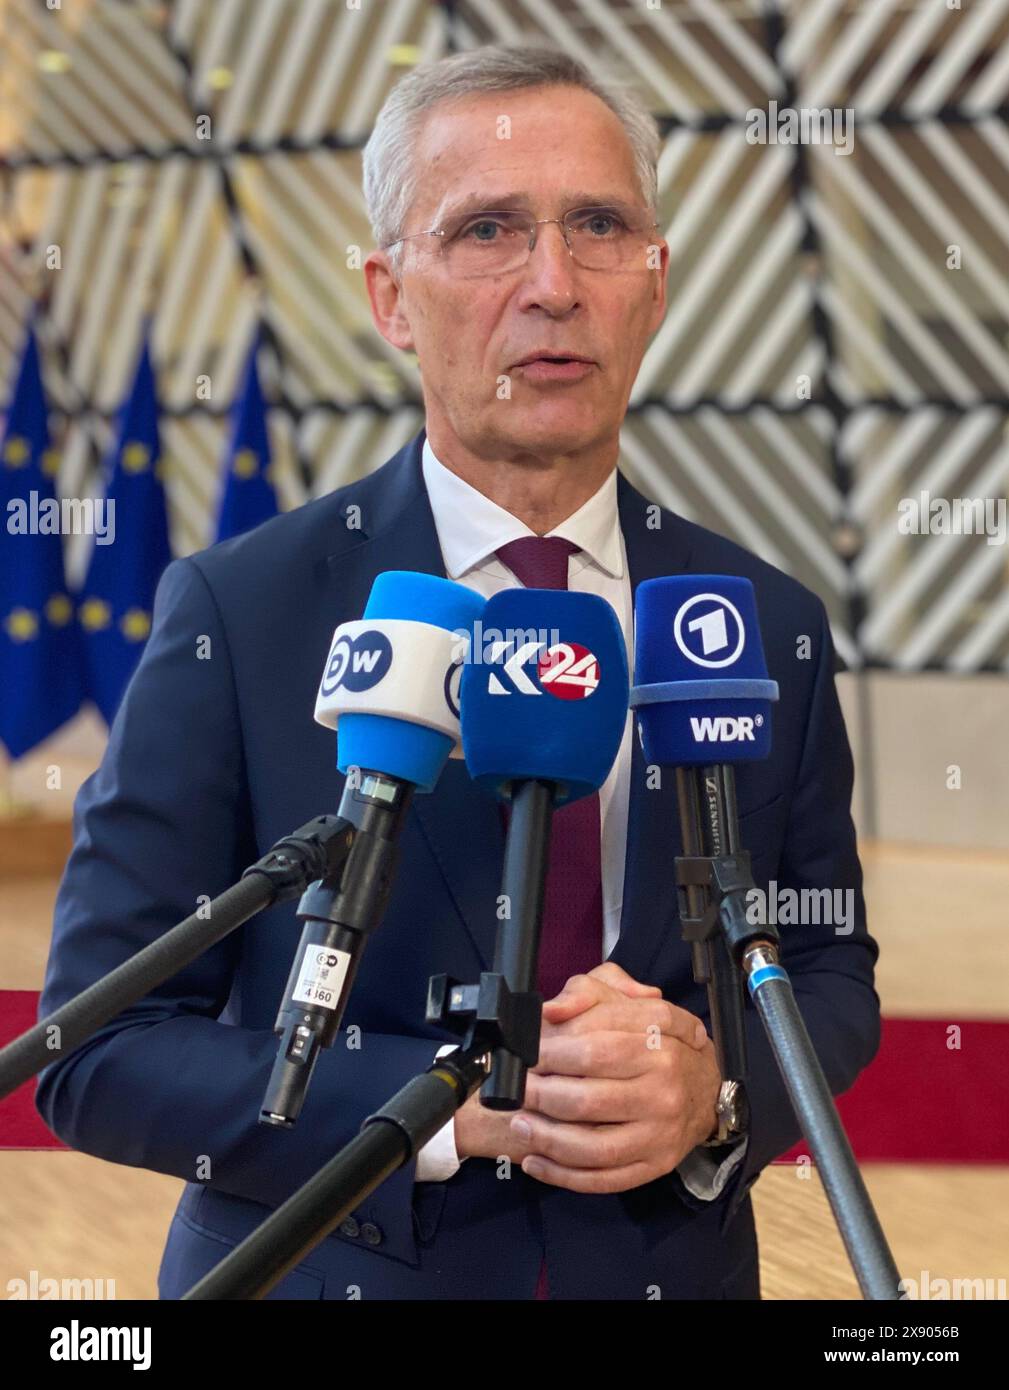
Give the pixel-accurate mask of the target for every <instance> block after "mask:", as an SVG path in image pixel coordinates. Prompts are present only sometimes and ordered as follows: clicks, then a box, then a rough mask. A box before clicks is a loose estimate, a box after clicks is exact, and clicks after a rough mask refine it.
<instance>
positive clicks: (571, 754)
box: [461, 589, 629, 1110]
mask: <svg viewBox="0 0 1009 1390" xmlns="http://www.w3.org/2000/svg"><path fill="white" fill-rule="evenodd" d="M483 636H484V647H483V648H482V649H481V650H479V651H478V650H474V652H473V654H472V657H471V660H470V661H469V662H468V663H467V664H466V667H465V669H464V671H463V676H462V689H461V694H462V700H461V706H462V745H463V752H464V754H465V758H466V766H467V767H468V768H469V771H470V775H471V776H472V777H473V779H474V781H476V782H477V783H479V784H480V785H481V786H484V787H486V788H487V789H488V790H489V791H491V792H493V793H494V795H495V796H497V797H498V798H499V799H500V800H502V801H505V802H510V804H511V816H510V819H509V823H508V833H507V836H506V839H505V854H504V865H503V870H502V878H501V897H500V899H499V901H500V902H501V903H502V904H503V907H504V911H505V914H506V915H505V916H504V918H503V927H502V930H500V931H499V933H498V940H497V946H496V949H495V956H494V967H493V968H494V972H495V974H498V975H500V976H502V977H503V978H504V981H505V984H506V985H507V987H508V990H509V991H510V992H511V994H512V995H515V994H519V995H526V996H528V997H530V998H533V999H534V1000H535V1004H536V1012H535V1027H534V1029H533V1030H532V1036H531V1038H530V1039H529V1043H530V1045H529V1047H528V1049H527V1050H526V1051H525V1052H524V1053H523V1055H522V1056H517V1055H516V1054H514V1053H511V1052H507V1051H506V1050H505V1049H503V1048H498V1049H497V1050H496V1052H495V1053H494V1061H493V1064H492V1069H491V1072H490V1075H489V1076H488V1078H487V1080H486V1081H485V1082H484V1084H483V1086H482V1087H481V1093H480V1094H481V1100H482V1102H483V1104H484V1105H487V1106H489V1107H490V1108H491V1109H496V1110H515V1109H518V1108H519V1107H520V1106H521V1104H522V1101H523V1098H524V1094H525V1076H526V1069H527V1067H529V1066H534V1065H535V1064H536V1059H537V1057H538V1055H539V1025H540V1012H541V1006H542V998H541V997H540V995H539V994H538V993H536V975H537V961H538V955H539V939H540V929H541V926H542V919H543V898H544V893H545V888H546V875H547V858H548V853H549V844H550V825H551V819H552V816H553V811H554V808H555V807H557V806H565V805H567V804H569V803H570V802H572V801H576V800H577V799H578V798H579V797H583V796H588V795H590V794H591V793H592V792H594V791H596V790H597V789H598V788H599V787H601V786H602V784H603V782H604V781H605V780H606V777H607V774H608V773H609V770H610V768H611V767H612V765H613V760H614V759H615V758H616V756H617V752H618V750H619V748H620V743H621V739H622V738H623V732H624V727H625V724H626V721H627V708H628V694H629V692H628V676H627V651H626V648H625V646H624V639H623V634H622V633H621V630H620V625H619V623H618V621H617V616H616V614H615V613H614V611H613V609H612V607H611V606H610V605H609V604H608V603H607V602H606V601H605V600H604V599H601V598H599V597H597V596H596V595H594V594H581V593H572V592H570V591H569V590H556V589H507V590H505V591H504V592H503V593H499V594H496V595H495V596H494V597H493V598H491V599H490V600H489V601H488V603H487V607H486V610H485V611H484V615H483ZM499 916H500V912H499ZM601 947H602V943H600V949H601Z"/></svg>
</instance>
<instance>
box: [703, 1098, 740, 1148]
mask: <svg viewBox="0 0 1009 1390" xmlns="http://www.w3.org/2000/svg"><path fill="white" fill-rule="evenodd" d="M715 1113H716V1114H717V1116H718V1124H717V1126H716V1127H715V1130H714V1131H713V1133H712V1134H711V1135H710V1136H709V1137H708V1138H707V1139H705V1140H704V1142H703V1144H702V1148H706V1149H713V1148H715V1147H717V1146H718V1145H719V1144H730V1143H731V1142H732V1141H733V1139H738V1138H739V1137H740V1136H741V1135H743V1134H745V1133H746V1131H747V1129H748V1128H749V1124H750V1105H749V1101H748V1100H747V1099H746V1090H745V1088H744V1086H743V1083H742V1082H741V1081H723V1082H722V1084H721V1086H720V1087H719V1090H718V1100H717V1101H716V1102H715Z"/></svg>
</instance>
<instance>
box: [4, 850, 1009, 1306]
mask: <svg viewBox="0 0 1009 1390" xmlns="http://www.w3.org/2000/svg"><path fill="white" fill-rule="evenodd" d="M862 859H863V865H864V868H865V874H866V899H867V903H868V908H869V914H870V925H871V929H872V931H873V933H874V935H875V936H876V937H877V939H878V940H879V942H880V946H881V956H880V964H879V972H878V988H879V993H880V997H881V999H882V1000H883V1007H884V1010H885V1012H886V1013H887V1014H889V1015H903V1016H915V1015H918V1016H939V1017H949V1018H950V1019H951V1020H953V1021H961V1020H963V1019H964V1018H967V1017H971V1016H973V1017H1009V986H1007V981H1009V936H1007V933H1006V928H1005V922H1006V903H1007V902H1009V861H1007V859H1006V857H1004V856H997V855H964V854H962V853H945V852H940V851H935V850H922V849H915V848H907V847H901V846H894V845H871V846H864V847H863V849H862ZM55 887H56V885H55V882H54V881H52V880H51V879H39V878H30V879H28V878H26V879H23V880H20V881H18V880H15V881H13V882H12V881H10V880H9V879H8V881H7V882H6V883H4V885H3V887H2V889H0V961H2V963H3V965H2V979H0V985H2V986H3V987H5V988H13V989H17V988H21V989H36V988H38V987H39V985H40V983H41V979H42V974H43V971H44V967H45V960H46V956H47V952H48V944H49V931H50V924H51V914H52V903H53V898H54V895H55ZM1007 1064H1009V1059H1007ZM992 1121H993V1123H1001V1124H1006V1123H1009V1120H1007V1117H1006V1116H1004V1115H1001V1116H993V1117H992ZM863 1171H864V1176H865V1180H866V1184H867V1186H868V1188H869V1191H870V1194H871V1196H872V1198H873V1202H874V1204H875V1206H876V1210H877V1212H878V1214H879V1217H880V1220H881V1222H882V1225H883V1229H884V1231H885V1232H886V1234H887V1237H888V1239H889V1241H890V1244H891V1247H892V1249H893V1252H894V1255H895V1258H896V1260H897V1264H898V1267H899V1269H900V1271H901V1274H902V1276H903V1277H904V1278H905V1279H908V1280H914V1281H915V1287H916V1288H917V1287H918V1286H919V1285H920V1284H921V1283H922V1282H923V1281H928V1280H932V1279H940V1278H942V1279H948V1280H950V1281H952V1280H954V1279H991V1280H992V1281H994V1282H993V1285H992V1287H993V1289H994V1290H995V1291H996V1293H997V1291H998V1283H997V1281H998V1280H1000V1279H1001V1280H1004V1281H1005V1286H1006V1287H1009V1168H1000V1167H948V1166H947V1167H943V1166H936V1167H932V1166H910V1165H887V1164H873V1165H867V1166H866V1167H865V1169H864V1170H863ZM180 1189H181V1183H180V1182H179V1181H178V1180H176V1179H174V1178H168V1177H165V1176H164V1175H162V1174H158V1173H150V1172H146V1171H142V1170H139V1169H135V1168H125V1167H122V1166H119V1165H116V1164H110V1163H105V1162H103V1161H102V1160H99V1159H94V1158H91V1157H89V1156H87V1155H84V1154H77V1153H67V1152H61V1151H54V1152H38V1153H30V1152H2V1151H0V1192H2V1194H3V1196H2V1198H0V1296H8V1281H9V1280H11V1279H28V1278H29V1277H30V1272H31V1271H32V1270H36V1271H37V1273H38V1277H39V1278H40V1279H43V1278H78V1279H83V1278H92V1279H106V1280H107V1279H114V1280H115V1285H116V1296H117V1297H118V1298H153V1297H156V1282H155V1281H156V1276H157V1268H158V1263H159V1261H160V1257H161V1250H162V1247H163V1244H164V1238H165V1233H166V1231H167V1228H168V1223H169V1220H170V1218H171V1214H172V1211H173V1210H174V1206H175V1202H176V1200H177V1197H178V1193H179V1191H180ZM754 1206H755V1210H756V1214H757V1227H758V1234H759V1240H760V1250H761V1277H762V1284H763V1293H764V1297H765V1298H769V1299H824V1298H842V1299H854V1298H857V1297H858V1296H859V1294H858V1288H857V1285H856V1284H855V1281H854V1277H853V1275H852V1273H851V1270H850V1267H849V1265H848V1263H847V1260H846V1257H845V1254H844V1249H843V1246H842V1244H841V1240H840V1237H839V1235H838V1232H837V1229H836V1227H835V1226H834V1223H833V1220H832V1217H831V1213H830V1209H829V1206H828V1204H827V1201H826V1197H825V1195H824V1192H823V1189H822V1186H821V1184H820V1182H819V1179H818V1178H817V1176H816V1175H815V1173H814V1174H812V1175H811V1176H810V1177H808V1178H806V1177H802V1176H800V1175H799V1171H798V1170H797V1169H795V1168H792V1167H790V1166H773V1167H771V1168H769V1169H767V1170H766V1171H765V1172H764V1174H763V1175H762V1176H761V1179H760V1181H759V1182H758V1184H757V1186H756V1187H755V1188H754Z"/></svg>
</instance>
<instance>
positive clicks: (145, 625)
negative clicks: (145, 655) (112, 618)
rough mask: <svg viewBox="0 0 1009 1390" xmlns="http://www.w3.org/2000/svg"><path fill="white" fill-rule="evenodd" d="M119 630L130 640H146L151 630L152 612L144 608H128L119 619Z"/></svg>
mask: <svg viewBox="0 0 1009 1390" xmlns="http://www.w3.org/2000/svg"><path fill="white" fill-rule="evenodd" d="M119 630H120V632H121V633H122V634H123V636H124V637H125V638H126V640H127V641H128V642H145V641H146V640H147V635H148V633H149V632H150V630H151V619H150V614H148V613H145V612H144V610H143V609H142V608H128V609H127V610H126V612H125V613H124V614H123V616H122V617H121V618H120V620H119Z"/></svg>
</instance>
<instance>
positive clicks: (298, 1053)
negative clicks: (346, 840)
mask: <svg viewBox="0 0 1009 1390" xmlns="http://www.w3.org/2000/svg"><path fill="white" fill-rule="evenodd" d="M413 792H414V787H413V784H412V783H410V782H404V781H402V780H401V779H400V778H398V777H390V776H388V775H386V774H385V773H382V772H374V771H371V770H369V769H363V768H362V769H356V771H355V774H354V775H353V776H352V777H350V778H348V780H347V782H346V784H345V786H344V789H343V796H342V798H341V800H340V816H341V817H342V818H343V820H344V821H345V822H347V823H349V824H351V825H353V826H354V838H353V841H352V843H351V846H350V851H349V853H348V855H347V857H346V860H345V862H344V863H343V865H342V866H341V870H340V873H339V875H338V876H336V877H331V878H321V879H317V880H316V881H315V882H314V883H311V884H309V886H308V888H307V889H306V890H305V892H304V893H303V894H302V897H301V901H300V903H299V904H298V911H297V916H298V918H299V919H300V920H301V921H302V922H304V924H305V925H304V928H303V930H302V934H301V941H300V942H299V944H298V950H297V952H296V954H295V957H294V961H293V963H292V966H291V972H290V974H289V976H288V979H287V986H286V988H285V990H284V998H283V1002H282V1003H281V1005H280V1009H279V1012H278V1014H277V1021H276V1023H275V1024H274V1032H275V1033H276V1034H277V1035H278V1038H279V1044H278V1050H277V1057H276V1060H275V1062H274V1064H273V1069H272V1071H271V1072H270V1078H269V1080H268V1082H267V1085H266V1092H265V1094H264V1096H263V1103H262V1106H261V1107H260V1113H259V1120H260V1123H261V1124H268V1125H276V1126H278V1127H280V1128H285V1129H286V1128H290V1127H291V1126H292V1125H293V1124H294V1123H295V1122H296V1121H297V1119H298V1116H299V1115H300V1114H301V1109H302V1106H303V1105H304V1103H305V1098H306V1096H307V1094H308V1087H309V1083H310V1082H311V1079H312V1074H313V1072H314V1070H315V1064H316V1062H317V1061H318V1058H319V1052H320V1050H321V1049H322V1048H324V1047H331V1046H332V1045H333V1042H334V1041H335V1039H336V1037H337V1035H338V1033H339V1030H340V1024H341V1023H342V1021H343V1014H344V1010H345V1009H346V1006H347V1001H348V999H349V998H350V992H351V989H352V988H353V985H354V979H355V977H356V975H357V969H358V966H359V964H360V961H361V956H362V954H363V952H364V948H365V945H366V943H367V940H368V936H369V934H370V933H371V932H372V931H374V929H375V928H376V927H377V926H378V925H379V923H380V922H381V920H382V917H383V915H384V913H385V908H386V903H387V902H388V899H389V894H390V892H391V890H392V880H393V876H394V874H395V871H396V866H397V863H398V859H399V845H398V841H399V836H400V833H401V832H402V829H403V823H404V821H405V819H406V814H407V811H408V810H409V807H410V803H411V801H412V799H413Z"/></svg>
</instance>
